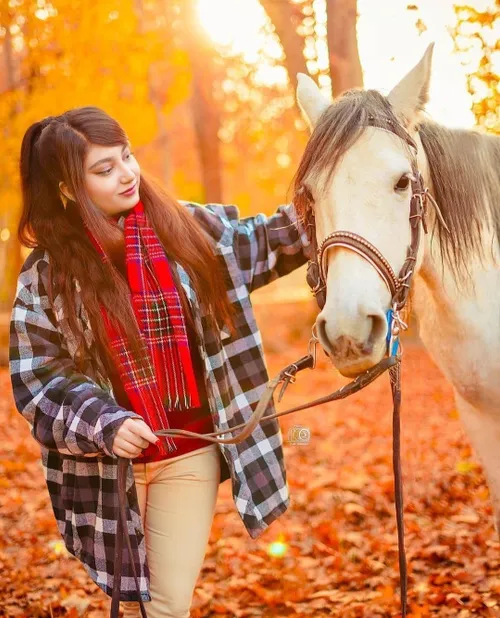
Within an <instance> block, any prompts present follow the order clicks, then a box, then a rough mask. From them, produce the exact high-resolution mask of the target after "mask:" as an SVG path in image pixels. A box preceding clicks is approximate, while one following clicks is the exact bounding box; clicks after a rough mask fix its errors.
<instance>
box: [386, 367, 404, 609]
mask: <svg viewBox="0 0 500 618" xmlns="http://www.w3.org/2000/svg"><path fill="white" fill-rule="evenodd" d="M389 378H390V381H391V391H392V401H393V406H394V407H393V414H392V436H393V437H392V466H393V470H394V499H395V503H396V524H397V530H398V558H399V582H400V588H401V616H402V618H405V616H406V612H407V595H408V571H407V566H406V550H405V538H404V535H405V529H404V518H403V513H404V505H403V475H402V471H401V360H400V359H398V362H397V363H396V365H394V366H393V367H391V368H390V369H389Z"/></svg>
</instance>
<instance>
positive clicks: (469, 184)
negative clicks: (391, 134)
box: [419, 122, 500, 276]
mask: <svg viewBox="0 0 500 618" xmlns="http://www.w3.org/2000/svg"><path fill="white" fill-rule="evenodd" d="M419 134H420V139H421V141H422V145H423V147H424V150H425V155H426V157H427V161H428V165H429V172H430V175H431V180H432V185H433V195H434V199H435V200H436V202H437V203H438V204H439V207H440V209H441V212H442V214H443V218H444V220H445V222H446V224H447V226H448V228H449V230H450V231H449V233H448V232H447V231H446V230H445V229H444V228H443V226H442V225H441V224H440V223H439V221H437V222H436V228H437V234H438V237H439V245H440V247H441V254H442V257H443V260H445V261H446V263H447V264H448V265H449V266H450V267H451V268H452V270H453V271H454V273H455V274H456V275H457V276H460V275H463V274H464V271H465V272H467V271H468V268H467V262H468V259H469V258H470V257H471V256H473V255H477V256H478V257H480V258H482V257H484V250H485V248H486V246H485V244H484V243H483V242H482V241H483V239H482V234H483V232H484V229H485V226H486V227H489V228H490V229H492V231H493V232H494V235H495V238H496V240H497V242H498V241H500V139H499V138H498V137H496V136H493V135H485V134H481V133H478V132H477V131H470V130H469V131H466V130H462V129H448V128H445V127H443V126H441V125H439V124H436V123H434V122H424V123H422V124H421V125H420V126H419Z"/></svg>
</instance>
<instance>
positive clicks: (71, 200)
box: [10, 107, 308, 618]
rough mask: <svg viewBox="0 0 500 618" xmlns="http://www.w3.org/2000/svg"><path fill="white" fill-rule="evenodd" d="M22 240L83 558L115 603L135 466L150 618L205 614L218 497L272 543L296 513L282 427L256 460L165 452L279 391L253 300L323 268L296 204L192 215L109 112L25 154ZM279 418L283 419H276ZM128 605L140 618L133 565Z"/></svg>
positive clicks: (54, 486) (35, 430) (40, 402)
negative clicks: (200, 581) (195, 609)
mask: <svg viewBox="0 0 500 618" xmlns="http://www.w3.org/2000/svg"><path fill="white" fill-rule="evenodd" d="M20 168H21V179H22V192H23V212H22V216H21V221H20V225H19V237H20V239H21V242H22V243H23V244H24V245H25V246H27V247H31V248H33V249H34V250H33V251H32V252H31V254H30V255H29V257H28V258H27V260H26V262H25V264H24V265H23V267H22V270H21V273H20V275H19V280H18V287H17V295H16V299H15V302H14V308H13V313H12V324H11V342H10V370H11V376H12V386H13V391H14V397H15V401H16V405H17V408H18V410H19V411H20V412H21V413H22V414H23V416H24V417H25V418H26V419H27V420H28V422H29V423H30V425H31V428H32V435H33V437H34V438H35V440H37V442H38V443H39V444H40V446H41V457H42V463H43V466H44V470H45V475H46V482H47V487H48V490H49V494H50V498H51V501H52V507H53V510H54V514H55V517H56V519H57V523H58V526H59V530H60V532H61V535H62V536H63V539H64V541H65V544H66V547H67V548H68V550H69V551H70V552H71V553H72V554H74V555H75V556H76V557H77V558H79V559H80V560H81V561H82V562H83V564H84V566H85V568H86V570H87V572H88V573H89V575H90V577H91V578H92V579H93V580H94V581H95V582H96V584H97V585H98V586H99V587H100V588H102V590H104V591H105V592H106V593H107V594H108V595H110V596H111V592H112V587H113V560H114V553H113V552H114V546H115V535H116V524H117V519H118V506H117V501H116V495H117V484H116V480H117V478H116V477H117V474H116V473H117V456H120V457H126V458H129V459H130V460H131V465H130V466H129V470H128V477H127V498H128V507H129V510H128V513H129V515H128V517H129V530H128V532H129V535H130V537H131V542H132V548H133V554H134V556H133V560H134V563H135V565H136V569H137V573H138V576H139V583H140V590H141V598H142V599H143V600H144V601H151V602H150V603H149V604H148V610H147V611H148V616H149V618H160V616H161V617H162V618H165V617H167V616H172V617H176V618H184V617H186V616H189V608H190V604H191V600H192V595H193V590H194V586H195V583H196V580H197V577H198V575H199V572H200V569H201V566H202V562H203V558H204V553H205V549H206V544H207V541H208V537H209V533H210V527H211V523H212V518H213V513H214V507H215V502H216V496H217V489H218V485H219V483H220V482H221V481H222V480H225V479H226V478H230V479H231V483H232V491H233V497H234V501H235V504H236V507H237V510H238V512H239V514H240V516H241V518H242V520H243V523H244V525H245V527H246V529H247V531H248V533H249V534H250V536H251V537H252V538H256V537H257V536H258V535H259V534H260V533H261V532H263V531H264V530H265V529H266V528H267V527H268V526H269V525H270V524H271V522H273V521H274V520H275V519H276V518H277V517H279V515H281V514H282V513H283V512H284V511H285V510H286V508H287V506H288V503H289V497H288V490H287V484H286V477H285V468H284V464H283V453H282V442H281V434H280V431H279V426H278V424H277V423H276V422H274V421H273V422H269V423H266V424H265V425H262V426H259V427H258V428H257V429H256V430H255V431H254V432H253V434H252V435H251V436H250V438H248V439H247V440H246V441H244V442H243V443H241V444H238V445H223V446H220V445H215V444H210V443H207V442H206V441H205V442H204V441H203V440H195V439H171V438H168V439H164V438H157V436H155V435H154V432H155V431H157V430H159V429H165V428H168V427H173V428H184V429H189V430H192V431H196V432H201V433H207V432H210V431H214V430H224V429H228V428H229V427H231V426H234V425H236V424H238V423H240V422H242V421H245V420H247V419H248V418H249V416H250V415H251V413H252V411H253V410H254V409H255V407H256V404H257V402H258V400H259V397H260V395H261V394H262V392H263V390H264V387H265V384H266V382H267V380H268V376H267V372H266V368H265V364H264V359H263V351H262V346H261V339H260V333H259V331H258V328H257V325H256V323H255V318H254V315H253V312H252V306H251V303H250V297H249V295H250V292H252V291H253V290H255V289H256V288H259V287H261V286H263V285H265V284H267V283H269V282H270V281H272V280H273V279H275V278H277V277H279V276H281V275H284V274H286V273H288V272H290V271H292V270H294V269H295V268H297V267H298V266H300V265H301V264H303V263H304V262H305V261H306V259H307V258H306V255H305V253H306V251H305V249H306V247H307V246H308V243H307V239H306V235H305V234H304V233H303V232H302V231H301V233H299V231H298V227H297V225H296V221H295V219H294V217H293V210H292V207H291V206H286V207H280V208H279V209H278V211H277V212H276V214H275V215H273V216H271V217H269V218H267V217H265V216H264V215H257V216H255V217H249V218H245V219H240V218H239V216H238V210H237V208H235V207H234V206H219V205H209V206H206V207H202V206H199V205H197V204H179V203H178V202H176V201H174V200H173V199H171V198H169V197H168V196H167V195H165V194H164V193H163V192H162V191H161V190H160V189H159V188H158V187H156V186H154V185H153V184H152V182H151V181H150V180H148V179H147V178H146V177H145V176H144V175H143V174H142V173H141V171H140V168H139V164H138V162H137V160H136V159H135V158H134V155H133V153H132V152H131V150H130V145H129V142H128V140H127V137H126V134H125V132H124V131H123V129H122V128H121V127H120V126H119V124H118V123H117V122H116V121H115V120H113V119H112V118H110V117H109V116H108V115H107V114H105V113H104V112H103V111H101V110H100V109H98V108H95V107H83V108H77V109H73V110H70V111H68V112H66V113H64V114H61V115H60V116H57V117H49V118H46V119H44V120H42V121H41V122H37V123H35V124H33V125H32V126H31V127H30V128H29V129H28V131H27V132H26V134H25V136H24V139H23V143H22V148H21V162H20ZM271 412H272V411H269V412H268V413H269V414H270V413H271ZM120 600H121V601H123V602H124V603H123V606H124V611H125V614H124V616H125V618H132V617H136V616H139V615H140V614H139V608H138V603H137V600H138V596H137V593H136V589H135V583H134V579H133V575H132V570H131V565H130V563H129V562H128V561H127V555H126V552H125V554H124V562H123V568H122V578H121V588H120Z"/></svg>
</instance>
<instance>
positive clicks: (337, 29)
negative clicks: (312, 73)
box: [326, 0, 363, 97]
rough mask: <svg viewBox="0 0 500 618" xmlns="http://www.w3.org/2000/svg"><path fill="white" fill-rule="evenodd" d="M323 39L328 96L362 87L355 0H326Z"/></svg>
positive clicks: (335, 95)
mask: <svg viewBox="0 0 500 618" xmlns="http://www.w3.org/2000/svg"><path fill="white" fill-rule="evenodd" d="M326 12H327V40H328V54H329V60H330V77H331V80H332V96H333V97H337V96H338V95H339V94H341V93H342V92H344V91H345V90H349V89H350V88H357V87H362V86H363V71H362V69H361V62H360V60H359V52H358V37H357V33H356V22H357V19H358V12H357V0H327V3H326Z"/></svg>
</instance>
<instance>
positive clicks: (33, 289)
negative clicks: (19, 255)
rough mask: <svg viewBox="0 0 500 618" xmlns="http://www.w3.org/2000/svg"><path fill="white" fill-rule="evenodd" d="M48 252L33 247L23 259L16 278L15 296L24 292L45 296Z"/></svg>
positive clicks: (47, 278)
mask: <svg viewBox="0 0 500 618" xmlns="http://www.w3.org/2000/svg"><path fill="white" fill-rule="evenodd" d="M49 262H50V258H49V253H48V251H47V250H46V249H42V248H40V247H37V248H35V249H33V250H32V251H31V252H30V253H29V255H28V256H27V258H26V259H25V261H24V264H23V265H22V267H21V271H20V273H19V277H18V279H17V296H18V297H19V296H24V295H25V294H26V293H29V294H30V295H36V296H38V297H41V296H45V295H46V290H47V287H48V280H49Z"/></svg>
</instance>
